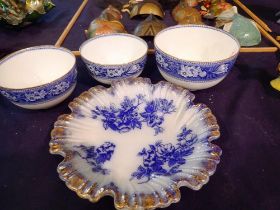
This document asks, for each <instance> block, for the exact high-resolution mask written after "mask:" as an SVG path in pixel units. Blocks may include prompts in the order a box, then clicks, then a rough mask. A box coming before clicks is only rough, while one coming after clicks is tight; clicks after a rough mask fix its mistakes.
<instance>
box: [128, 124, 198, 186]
mask: <svg viewBox="0 0 280 210" xmlns="http://www.w3.org/2000/svg"><path fill="white" fill-rule="evenodd" d="M177 141H178V143H177V144H176V145H173V144H171V143H168V144H163V143H162V142H161V141H158V142H156V143H155V144H151V145H149V148H144V149H143V150H142V151H141V152H139V153H138V155H139V156H141V157H142V158H143V164H142V165H140V166H139V167H138V168H137V171H136V172H134V173H133V174H132V175H131V177H132V179H134V178H136V179H138V180H143V179H145V181H143V182H142V183H145V182H148V181H150V179H151V178H152V177H153V176H171V175H173V174H176V173H179V172H181V170H180V166H181V165H184V164H185V163H186V160H185V157H187V156H189V155H191V154H192V153H193V150H194V146H193V145H194V144H195V143H196V142H197V141H198V138H197V135H195V134H194V133H193V132H192V130H188V129H187V128H186V127H184V128H183V129H182V132H181V133H180V134H178V135H177Z"/></svg>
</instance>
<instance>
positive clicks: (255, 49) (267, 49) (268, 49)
mask: <svg viewBox="0 0 280 210" xmlns="http://www.w3.org/2000/svg"><path fill="white" fill-rule="evenodd" d="M277 50H278V49H277V47H241V48H240V52H241V53H259V52H264V53H269V52H276V51H277ZM72 53H73V54H74V55H75V56H77V57H80V56H81V53H80V52H79V51H72ZM154 53H155V49H149V50H148V54H149V55H151V54H154Z"/></svg>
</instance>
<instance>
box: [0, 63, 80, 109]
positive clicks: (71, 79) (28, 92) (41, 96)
mask: <svg viewBox="0 0 280 210" xmlns="http://www.w3.org/2000/svg"><path fill="white" fill-rule="evenodd" d="M76 77H77V70H76V68H75V67H74V68H73V69H72V70H71V71H70V72H69V73H68V74H66V75H65V76H64V77H63V78H61V79H60V80H58V81H54V82H52V83H49V84H46V85H43V86H39V87H34V88H28V89H22V90H5V89H4V90H1V91H0V93H1V94H2V95H3V96H5V97H6V98H8V99H9V100H11V101H13V102H16V103H20V104H34V103H40V102H43V101H47V100H53V99H54V98H56V97H57V96H59V95H61V94H63V93H65V92H66V91H67V90H69V89H70V88H71V87H73V85H74V84H75V83H76Z"/></svg>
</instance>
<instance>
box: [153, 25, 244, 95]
mask: <svg viewBox="0 0 280 210" xmlns="http://www.w3.org/2000/svg"><path fill="white" fill-rule="evenodd" d="M154 43H155V49H156V60H157V65H158V69H159V71H160V73H161V74H162V76H163V77H164V78H165V79H166V80H168V81H170V82H172V83H175V84H178V85H180V86H183V87H185V88H188V89H190V90H199V89H205V88H209V87H212V86H214V85H216V84H218V83H219V82H221V81H222V80H223V79H224V78H225V77H226V75H227V74H228V73H229V71H230V70H231V68H232V67H233V65H234V63H235V60H236V58H237V56H238V54H239V49H240V45H239V43H238V41H237V40H236V39H235V38H234V37H233V36H232V35H230V34H229V33H227V32H225V31H223V30H220V29H217V28H214V27H210V26H204V25H180V26H173V27H169V28H167V29H164V30H162V31H161V32H159V33H158V34H157V36H156V37H155V40H154Z"/></svg>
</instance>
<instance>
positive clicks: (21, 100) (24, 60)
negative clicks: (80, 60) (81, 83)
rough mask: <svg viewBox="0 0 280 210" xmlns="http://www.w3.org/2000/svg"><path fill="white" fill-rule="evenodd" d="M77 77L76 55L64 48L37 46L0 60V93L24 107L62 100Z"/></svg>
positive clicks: (48, 104)
mask: <svg viewBox="0 0 280 210" xmlns="http://www.w3.org/2000/svg"><path fill="white" fill-rule="evenodd" d="M76 77H77V70H76V58H75V56H74V55H73V54H72V52H71V51H69V50H67V49H65V48H57V47H54V46H49V45H48V46H36V47H31V48H27V49H23V50H20V51H17V52H14V53H12V54H10V55H8V56H7V57H5V58H3V59H2V60H1V61H0V93H1V94H2V95H4V96H5V97H6V98H8V99H9V100H10V101H11V102H12V103H14V104H15V105H18V106H20V107H23V108H26V109H46V108H49V107H52V106H54V105H56V104H58V103H60V102H62V101H63V100H64V99H66V98H67V97H68V96H69V95H70V94H71V93H72V92H73V90H74V88H75V86H76Z"/></svg>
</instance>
